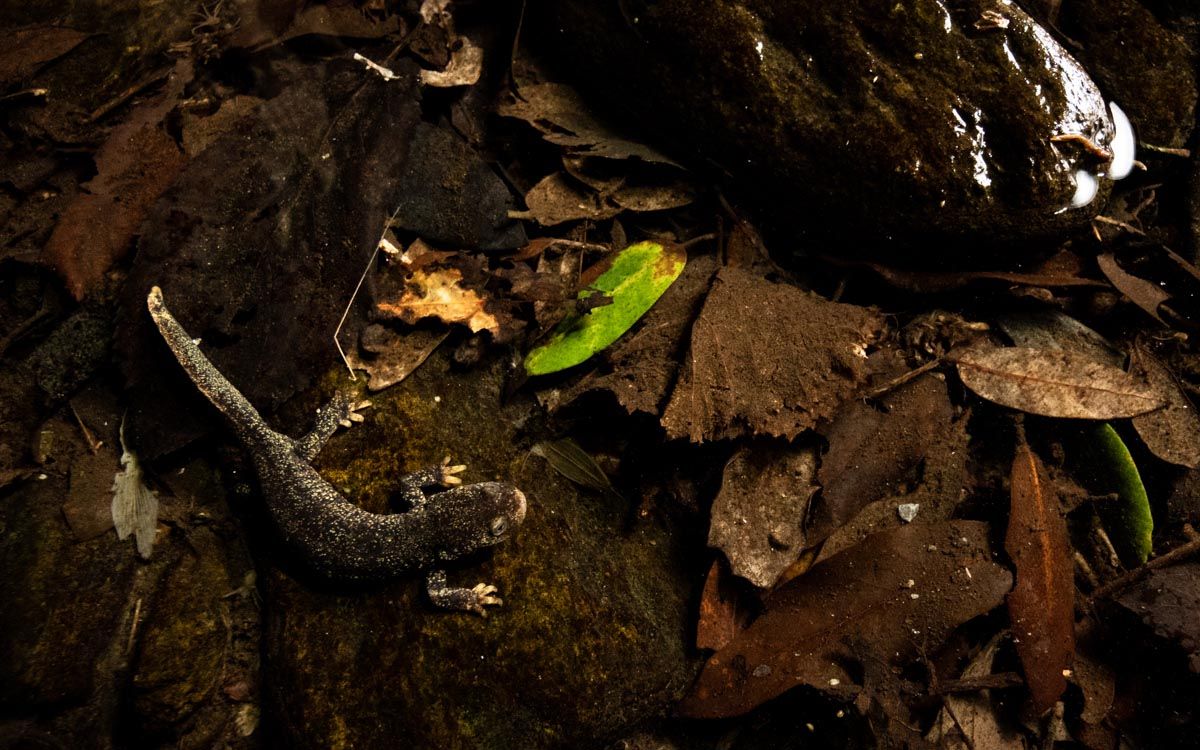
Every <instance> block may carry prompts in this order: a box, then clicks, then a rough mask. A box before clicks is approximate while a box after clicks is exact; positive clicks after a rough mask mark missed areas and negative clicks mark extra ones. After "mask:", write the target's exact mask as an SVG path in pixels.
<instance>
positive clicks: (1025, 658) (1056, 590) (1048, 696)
mask: <svg viewBox="0 0 1200 750" xmlns="http://www.w3.org/2000/svg"><path fill="white" fill-rule="evenodd" d="M1010 487H1011V491H1012V503H1011V505H1010V510H1009V517H1008V533H1007V534H1006V535H1005V537H1004V549H1005V551H1007V552H1008V555H1009V557H1011V558H1012V560H1013V564H1014V565H1015V566H1016V569H1017V584H1016V586H1014V587H1013V590H1012V592H1011V593H1009V595H1008V615H1009V619H1010V620H1011V621H1012V629H1013V643H1014V644H1015V645H1016V649H1017V655H1018V656H1020V658H1021V667H1022V668H1023V669H1024V671H1025V682H1026V683H1027V684H1028V685H1029V692H1030V693H1031V694H1032V695H1033V703H1034V706H1035V708H1036V709H1037V711H1038V713H1042V712H1044V711H1047V710H1049V709H1050V708H1051V707H1053V706H1054V704H1055V703H1056V702H1057V701H1058V699H1059V697H1060V696H1061V695H1062V692H1063V690H1065V689H1066V687H1067V679H1066V677H1065V676H1064V674H1063V671H1064V670H1067V669H1070V667H1071V661H1072V658H1073V656H1074V654H1075V577H1074V566H1073V564H1072V562H1071V545H1070V541H1069V540H1068V538H1067V522H1066V520H1065V519H1064V518H1063V516H1062V509H1061V507H1060V505H1059V500H1058V495H1057V494H1056V493H1055V491H1054V487H1053V485H1052V484H1051V483H1050V482H1049V480H1048V478H1047V477H1046V469H1045V467H1043V466H1042V462H1041V461H1039V460H1038V458H1037V456H1035V455H1034V454H1033V451H1031V450H1030V449H1029V446H1028V445H1026V444H1024V443H1022V444H1021V445H1020V446H1018V448H1017V455H1016V457H1014V458H1013V465H1012V474H1011V477H1010Z"/></svg>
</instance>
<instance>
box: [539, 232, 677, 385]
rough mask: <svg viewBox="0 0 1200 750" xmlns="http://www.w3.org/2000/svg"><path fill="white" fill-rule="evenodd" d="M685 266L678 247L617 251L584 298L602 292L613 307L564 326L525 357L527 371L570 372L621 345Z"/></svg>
mask: <svg viewBox="0 0 1200 750" xmlns="http://www.w3.org/2000/svg"><path fill="white" fill-rule="evenodd" d="M685 263H687V251H685V250H684V249H683V247H681V246H679V245H675V244H665V245H664V244H659V243H657V242H639V243H638V244H636V245H630V246H629V247H627V248H625V249H624V250H622V251H621V252H619V253H617V255H616V256H615V257H614V258H613V262H612V265H611V266H610V267H609V269H608V270H607V271H605V272H604V273H603V274H601V275H600V277H599V278H597V279H596V281H595V282H594V283H593V284H592V285H591V286H589V287H587V288H586V289H583V290H581V291H580V292H579V299H587V298H589V297H592V296H594V295H595V294H596V293H597V292H599V293H601V294H603V295H605V296H606V297H610V298H611V299H612V302H611V304H607V305H602V306H600V307H593V308H592V309H591V310H589V311H588V312H586V313H584V314H582V315H579V314H576V315H572V316H570V317H568V318H567V319H566V320H564V321H563V322H562V323H559V325H558V327H557V328H555V329H554V331H553V332H552V333H551V334H550V338H549V339H548V340H547V341H546V343H545V344H542V345H541V346H539V347H537V348H536V349H534V350H533V351H531V352H529V354H528V356H526V357H525V371H526V372H528V373H529V374H530V375H545V374H547V373H551V372H558V371H559V370H565V369H567V368H568V367H574V366H575V365H577V364H579V363H580V362H583V361H584V360H586V359H587V358H588V357H591V356H592V355H593V354H595V353H596V352H598V351H601V350H602V349H604V348H605V347H606V346H608V345H609V344H611V343H612V342H614V341H616V340H617V339H618V338H620V337H621V334H623V333H625V332H626V331H628V330H629V329H630V327H631V326H633V324H634V323H636V322H637V321H638V319H639V318H641V317H642V316H643V315H645V314H646V311H647V310H649V309H650V308H651V307H652V306H653V305H654V303H655V302H656V301H658V298H659V297H661V296H662V295H663V292H665V291H667V288H668V287H670V286H671V283H672V282H674V281H675V279H677V278H679V274H680V273H682V272H683V266H684V264H685Z"/></svg>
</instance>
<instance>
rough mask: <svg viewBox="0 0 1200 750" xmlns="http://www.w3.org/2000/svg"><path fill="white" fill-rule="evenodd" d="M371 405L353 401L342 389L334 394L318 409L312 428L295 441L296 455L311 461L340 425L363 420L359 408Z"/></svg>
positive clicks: (343, 425) (348, 424) (346, 425)
mask: <svg viewBox="0 0 1200 750" xmlns="http://www.w3.org/2000/svg"><path fill="white" fill-rule="evenodd" d="M370 405H371V402H370V401H351V400H350V396H349V394H346V393H342V392H340V391H339V392H338V393H336V394H334V396H333V398H331V399H329V403H327V404H325V406H323V407H321V408H320V409H318V410H317V419H316V421H315V422H314V423H313V428H312V430H311V431H309V433H308V434H307V435H305V436H304V437H302V438H300V439H298V440H294V441H293V449H294V450H295V451H296V455H297V456H299V457H300V458H301V459H303V460H304V461H305V462H307V463H311V462H312V460H313V459H314V458H316V457H317V454H318V453H320V452H321V448H323V447H324V446H325V441H327V440H329V436H330V435H332V434H333V433H335V432H337V428H338V427H349V426H351V425H352V424H354V423H355V422H361V421H363V415H361V414H359V413H358V410H359V409H365V408H367V407H368V406H370Z"/></svg>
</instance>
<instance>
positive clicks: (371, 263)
mask: <svg viewBox="0 0 1200 750" xmlns="http://www.w3.org/2000/svg"><path fill="white" fill-rule="evenodd" d="M398 213H400V206H396V210H395V211H392V215H391V216H389V217H388V220H387V222H386V223H384V225H383V231H382V232H380V233H379V241H378V242H376V243H375V249H374V250H372V251H371V257H370V258H369V259H368V260H367V265H366V267H365V268H363V272H362V276H359V277H358V283H357V284H355V285H354V292H353V293H352V294H351V295H350V301H349V302H347V303H346V309H345V310H343V311H342V317H341V318H340V319H339V320H338V324H337V328H336V329H335V330H334V332H333V345H334V346H336V347H337V350H338V354H339V355H341V357H342V362H344V363H345V364H346V369H347V370H349V371H350V379H351V380H358V376H357V375H355V374H354V366H353V365H351V364H350V359H349V357H347V356H346V350H345V349H342V342H340V341H338V336H340V335H341V333H342V326H344V325H345V324H346V318H347V317H349V315H350V308H351V307H354V300H355V299H357V298H358V290H360V289H362V285H363V282H364V281H366V280H367V274H368V273H370V272H371V267H372V266H374V265H375V259H376V258H378V257H379V246H380V245H382V244H383V242H384V240H386V239H387V232H388V229H389V228H390V227H391V225H392V222H393V221H394V220H395V219H396V214H398Z"/></svg>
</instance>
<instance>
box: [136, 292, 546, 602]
mask: <svg viewBox="0 0 1200 750" xmlns="http://www.w3.org/2000/svg"><path fill="white" fill-rule="evenodd" d="M146 305H147V307H148V308H149V310H150V316H151V317H152V318H153V319H154V323H155V325H156V326H157V327H158V330H159V332H160V333H161V334H162V337H163V340H164V341H166V344H167V346H168V347H169V348H170V349H171V352H172V353H173V354H174V355H175V358H176V359H177V360H178V361H179V364H180V366H181V367H182V368H183V370H184V372H186V373H187V375H188V377H189V378H190V379H191V380H192V382H193V383H194V384H195V385H196V387H197V388H198V389H199V391H200V392H201V393H202V394H203V395H204V396H205V397H206V398H207V399H208V400H209V401H210V402H211V403H212V404H213V406H215V407H216V408H217V410H218V411H220V412H221V414H223V415H224V417H225V419H226V421H227V422H228V423H229V424H230V426H231V427H232V428H233V432H234V434H235V435H236V436H237V437H238V439H239V440H240V441H241V442H242V444H243V445H244V446H245V448H246V450H247V452H248V453H249V455H250V458H251V461H252V462H253V464H254V468H255V471H256V472H257V474H258V480H259V484H260V485H261V488H262V494H263V497H264V498H265V500H266V504H267V507H268V509H269V510H270V513H271V516H272V517H273V519H274V521H275V524H276V526H277V527H278V529H279V531H280V533H281V535H282V536H283V538H284V540H285V542H287V543H288V544H290V545H291V546H292V547H294V548H295V549H296V550H297V551H298V552H299V553H300V554H301V556H302V557H303V558H304V560H305V561H306V562H307V563H308V564H309V565H310V566H311V567H312V568H313V569H314V570H315V571H316V572H317V573H319V574H321V575H322V576H324V577H326V578H328V579H330V580H333V581H376V580H385V579H391V578H396V577H399V576H403V575H406V574H412V573H419V572H425V573H426V576H425V583H426V590H427V591H428V593H429V598H430V600H431V601H433V603H434V604H435V605H437V606H439V607H442V608H445V609H454V610H463V611H468V612H475V613H478V614H481V615H483V614H486V612H487V610H486V609H485V608H486V607H488V606H498V605H500V604H502V603H503V602H502V600H501V599H500V597H499V596H498V595H497V589H496V587H495V586H493V585H491V584H487V583H480V584H478V585H476V586H474V587H473V588H453V587H450V586H449V585H448V584H447V580H446V572H445V569H444V567H443V565H444V564H445V563H449V562H452V561H455V560H458V559H460V558H463V557H465V556H467V555H470V554H471V553H473V552H476V551H477V550H481V549H484V548H486V547H491V546H493V545H496V544H499V543H500V542H502V541H504V540H505V539H506V538H507V537H508V536H509V534H510V533H511V532H512V531H513V530H514V529H515V528H516V527H517V526H519V525H520V524H521V522H522V521H523V520H524V519H525V495H524V493H522V492H521V491H520V490H519V489H517V488H516V487H515V486H513V485H511V484H508V483H504V482H480V483H477V484H467V485H463V484H462V480H461V479H460V478H459V477H458V476H457V474H459V473H460V472H462V471H463V470H465V468H466V467H465V466H451V465H450V462H449V459H447V460H446V461H444V462H443V463H442V464H440V465H435V466H430V467H427V468H425V469H422V470H420V471H417V472H414V473H412V474H408V475H406V476H404V477H402V478H401V480H400V486H401V496H402V499H403V500H405V501H407V503H408V504H409V509H408V510H407V511H406V512H403V513H391V514H380V513H371V512H369V511H366V510H363V509H362V508H360V507H358V506H357V505H355V504H354V503H352V502H350V500H348V499H347V498H346V497H345V496H344V495H342V494H341V493H340V492H338V491H337V490H336V489H335V488H334V487H333V485H331V484H330V483H329V482H327V481H326V480H325V479H323V478H322V477H321V475H320V474H318V473H317V471H316V469H314V468H313V467H312V464H311V462H312V460H313V458H315V457H316V455H317V453H318V451H320V449H321V447H322V446H323V445H324V444H325V442H326V441H327V440H328V439H329V437H330V436H331V435H333V433H334V432H336V431H337V428H338V427H339V426H343V427H349V426H350V425H351V424H353V423H354V422H361V421H362V420H363V416H362V415H361V414H359V413H358V410H359V409H362V408H364V407H366V406H369V405H370V403H369V402H365V401H363V402H352V401H351V400H350V398H349V397H348V396H347V395H346V394H344V393H339V394H337V395H335V396H334V397H333V399H332V400H331V401H330V402H329V404H327V405H326V406H325V407H324V408H322V409H320V410H319V411H318V412H317V417H316V421H315V424H314V426H313V428H312V431H311V432H309V433H308V434H307V435H305V436H304V437H302V438H299V439H293V438H290V437H288V436H287V435H284V434H282V433H279V432H276V431H275V430H273V429H271V427H270V426H268V425H267V423H266V421H265V420H264V419H263V418H262V415H260V414H259V413H258V410H256V409H255V408H254V406H253V405H251V403H250V402H249V401H248V400H246V398H245V396H243V395H242V394H241V393H240V392H238V390H237V388H235V387H234V386H233V384H232V383H230V382H229V381H228V380H227V379H226V378H225V376H223V375H222V374H221V373H220V372H219V371H218V370H217V368H216V367H214V366H213V364H212V363H211V362H210V361H209V360H208V358H207V357H205V356H204V354H203V353H202V352H201V351H200V347H199V346H198V345H197V343H196V342H195V341H193V340H192V338H191V336H189V335H188V333H187V331H186V330H184V328H183V326H182V325H180V323H179V321H177V320H176V319H175V317H174V316H173V315H171V313H170V311H168V310H167V308H166V306H165V304H164V303H163V296H162V290H161V289H159V288H158V287H157V286H155V287H153V288H152V289H151V290H150V294H149V296H148V297H147V298H146ZM436 486H440V487H448V488H449V489H446V490H444V491H442V492H435V493H432V494H427V493H426V489H427V488H430V487H436Z"/></svg>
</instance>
